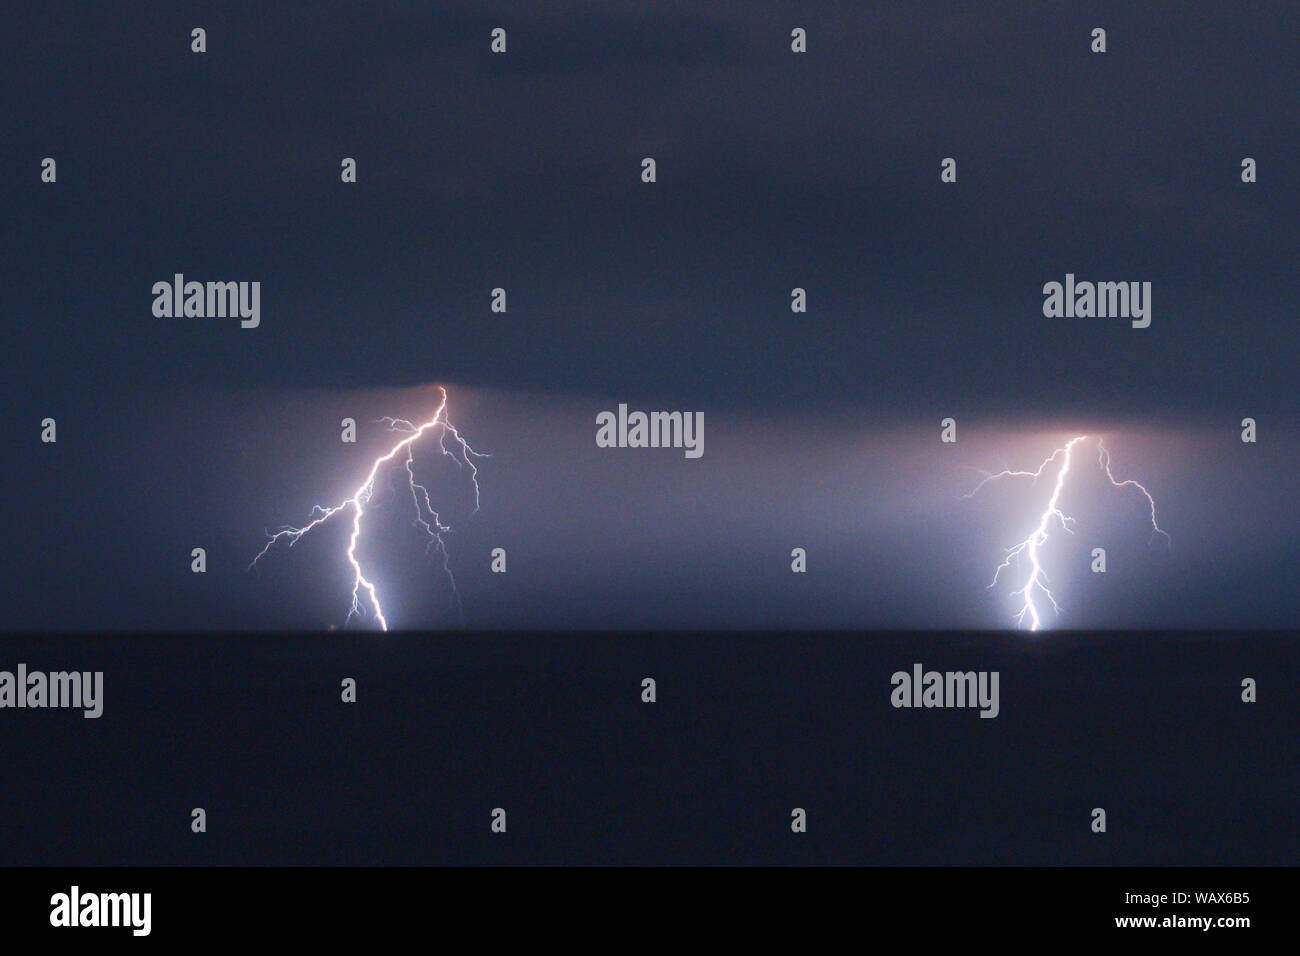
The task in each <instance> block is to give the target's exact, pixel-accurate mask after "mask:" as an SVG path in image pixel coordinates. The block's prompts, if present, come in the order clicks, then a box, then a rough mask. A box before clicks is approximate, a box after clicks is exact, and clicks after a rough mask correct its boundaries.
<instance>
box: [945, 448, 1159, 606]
mask: <svg viewBox="0 0 1300 956" xmlns="http://www.w3.org/2000/svg"><path fill="white" fill-rule="evenodd" d="M1087 438H1088V436H1087V435H1080V436H1078V437H1077V438H1071V439H1070V440H1069V441H1068V442H1066V443H1065V445H1064V447H1062V448H1058V449H1056V450H1055V451H1053V452H1052V453H1051V455H1049V456H1048V457H1047V458H1045V459H1044V460H1043V463H1042V464H1040V465H1039V466H1038V469H1037V470H1036V471H1010V470H1007V471H1001V472H998V473H997V474H995V475H994V474H990V475H986V476H985V477H984V480H983V481H981V482H980V483H979V484H978V485H976V486H975V488H974V490H972V491H971V492H970V494H967V495H965V496H964V497H966V498H972V497H974V496H975V494H976V492H978V491H979V490H980V489H981V488H983V487H984V486H985V485H986V484H988V483H989V482H991V481H1000V480H1002V479H1004V478H1030V479H1032V480H1034V481H1037V480H1038V479H1039V478H1041V477H1042V476H1043V472H1045V471H1046V470H1047V467H1048V466H1049V465H1050V464H1052V462H1054V461H1056V459H1057V458H1058V457H1060V458H1061V467H1060V469H1059V470H1058V471H1057V473H1056V482H1055V484H1054V485H1053V487H1052V494H1051V497H1050V498H1049V499H1048V500H1047V505H1046V507H1045V508H1044V509H1043V513H1042V514H1041V515H1039V518H1038V524H1037V526H1036V527H1035V528H1034V530H1033V531H1031V532H1030V533H1029V536H1028V537H1027V538H1025V539H1024V540H1023V541H1021V542H1020V543H1019V544H1016V545H1014V546H1012V547H1010V548H1008V549H1007V552H1006V558H1005V559H1004V560H1003V561H1002V563H1001V564H1000V565H998V568H997V570H996V571H995V572H993V581H992V582H991V583H990V584H989V587H990V588H992V587H994V586H996V585H997V583H998V579H999V578H1000V577H1001V575H1002V572H1003V571H1007V570H1008V569H1010V568H1011V566H1012V565H1013V564H1015V565H1016V566H1017V567H1018V566H1020V559H1021V558H1022V557H1023V558H1025V559H1026V560H1027V561H1028V564H1029V574H1028V577H1027V578H1026V579H1025V583H1024V584H1023V585H1022V586H1021V587H1020V588H1018V589H1017V590H1015V591H1012V592H1011V596H1013V597H1014V596H1016V595H1020V597H1021V599H1022V601H1023V603H1022V605H1021V608H1020V610H1019V611H1018V612H1017V613H1016V615H1015V622H1016V625H1017V626H1020V625H1022V624H1024V622H1025V619H1026V618H1028V619H1029V629H1030V630H1031V631H1036V630H1038V629H1039V627H1040V626H1042V618H1041V617H1040V615H1039V613H1038V605H1036V604H1035V603H1034V593H1035V591H1040V592H1042V595H1043V597H1045V598H1046V599H1047V600H1048V601H1049V602H1050V603H1051V605H1052V609H1053V610H1054V611H1055V612H1056V613H1057V614H1060V612H1061V607H1060V605H1059V604H1057V603H1056V598H1055V597H1053V596H1052V592H1051V590H1050V589H1049V588H1048V586H1047V585H1048V584H1049V583H1050V582H1049V581H1048V578H1047V572H1045V571H1044V570H1043V566H1042V563H1041V562H1040V561H1039V558H1038V551H1039V548H1041V547H1042V546H1043V544H1045V543H1046V541H1047V532H1048V529H1049V527H1051V525H1052V524H1053V519H1055V520H1056V521H1059V522H1060V525H1061V530H1063V531H1065V532H1067V533H1069V534H1073V533H1074V531H1073V529H1072V528H1071V527H1070V525H1071V523H1072V522H1073V521H1074V519H1073V518H1071V517H1069V516H1068V515H1066V514H1065V513H1064V512H1062V511H1061V508H1060V500H1061V490H1062V489H1063V488H1064V487H1065V476H1066V475H1067V474H1068V473H1069V471H1070V459H1071V453H1072V452H1073V451H1074V447H1075V446H1076V445H1078V444H1079V443H1080V442H1082V441H1086V440H1087ZM1097 464H1098V466H1099V467H1100V468H1101V470H1102V472H1103V473H1104V474H1105V475H1106V480H1107V481H1109V482H1110V484H1111V486H1112V487H1115V488H1136V489H1137V490H1138V491H1139V492H1141V494H1142V496H1143V497H1144V498H1146V500H1147V505H1148V506H1149V507H1150V511H1151V539H1150V540H1151V541H1155V538H1156V535H1160V536H1161V537H1163V538H1164V540H1165V543H1166V544H1168V543H1169V535H1167V534H1165V532H1164V531H1163V530H1161V528H1160V526H1159V525H1158V524H1157V523H1156V502H1155V499H1154V498H1153V497H1151V492H1149V491H1147V489H1146V488H1145V487H1143V486H1142V484H1141V483H1140V482H1137V481H1134V480H1133V479H1132V478H1128V479H1125V480H1124V481H1117V480H1116V478H1115V475H1114V474H1113V473H1112V472H1111V470H1110V452H1109V451H1107V450H1106V446H1105V444H1104V443H1103V442H1102V440H1101V439H1100V438H1098V439H1097ZM1148 543H1149V542H1148Z"/></svg>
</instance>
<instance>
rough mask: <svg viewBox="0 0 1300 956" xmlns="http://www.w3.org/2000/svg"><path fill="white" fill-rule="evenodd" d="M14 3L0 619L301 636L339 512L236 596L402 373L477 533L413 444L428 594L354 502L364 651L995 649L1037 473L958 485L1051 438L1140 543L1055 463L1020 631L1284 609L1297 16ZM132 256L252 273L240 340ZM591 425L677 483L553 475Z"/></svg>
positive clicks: (320, 601) (1043, 7) (565, 471)
mask: <svg viewBox="0 0 1300 956" xmlns="http://www.w3.org/2000/svg"><path fill="white" fill-rule="evenodd" d="M29 6H30V8H29V9H28V10H24V11H17V10H16V11H12V12H9V13H6V14H5V15H4V21H5V28H4V31H3V32H4V40H3V46H4V48H5V51H4V56H3V60H4V64H5V65H4V66H3V68H2V69H3V71H4V73H5V74H6V75H5V82H4V87H5V90H6V93H5V96H4V99H5V100H6V103H5V109H4V111H3V113H4V135H3V136H0V171H2V173H3V175H2V176H0V180H2V181H3V184H2V186H0V188H2V189H3V198H2V200H0V201H2V202H3V206H4V209H5V211H6V218H7V221H8V223H9V229H8V234H9V241H8V242H7V243H6V247H5V255H4V256H3V257H2V259H0V283H2V285H3V290H4V297H5V306H6V308H5V314H6V317H7V320H6V322H5V333H4V335H5V340H4V347H3V352H2V354H3V356H4V358H3V365H4V373H5V380H6V387H5V389H4V399H3V402H4V405H3V415H2V416H0V429H2V431H0V441H2V442H3V447H4V448H5V449H6V452H7V454H6V467H5V468H4V469H3V470H2V471H0V474H3V476H4V477H3V479H2V480H0V489H3V491H4V499H5V508H4V511H5V512H7V516H6V517H5V526H6V531H5V536H6V540H7V543H8V545H9V547H8V548H7V554H6V556H5V565H6V572H5V576H6V579H7V582H8V587H7V588H6V611H7V615H6V616H7V620H8V622H9V624H10V626H12V627H15V628H36V629H65V628H66V629H73V630H89V631H97V630H106V629H107V630H131V629H179V630H189V629H214V628H229V629H240V630H243V629H249V630H252V629H259V628H324V627H328V626H330V625H337V624H341V623H342V622H343V618H344V616H345V615H346V610H347V603H348V595H347V591H348V582H347V580H346V577H345V570H346V569H345V568H344V567H343V566H342V564H341V563H340V554H341V547H342V546H343V542H344V537H345V529H343V528H331V529H327V533H326V534H325V535H324V536H323V537H322V539H321V540H319V541H312V542H309V541H307V540H304V541H303V542H302V544H300V545H299V546H297V547H295V549H294V550H293V551H292V552H288V551H285V552H276V553H273V554H272V555H271V556H270V559H271V560H269V561H268V562H267V564H266V565H265V566H264V567H261V568H259V570H258V571H256V572H253V573H250V572H248V571H246V570H245V568H246V565H247V564H248V562H249V561H250V560H251V558H252V557H253V555H254V554H256V553H257V551H258V549H260V548H261V546H262V544H263V542H264V536H263V535H264V531H265V529H267V528H272V529H273V528H275V527H277V526H279V525H282V524H290V523H301V522H302V521H304V520H305V519H306V518H307V515H308V511H309V509H310V508H311V506H312V505H313V504H316V503H329V502H330V501H331V500H338V499H339V498H341V497H344V496H346V495H347V494H348V493H350V491H351V490H352V489H353V488H354V487H355V485H356V483H357V481H359V480H360V478H361V477H362V476H363V475H364V473H365V471H366V469H367V467H368V462H369V461H370V460H372V459H373V457H374V456H375V454H377V453H379V452H380V451H382V450H383V449H384V448H385V447H386V444H385V443H391V441H392V436H391V435H390V434H389V433H386V432H384V431H383V430H382V429H381V428H380V427H379V426H378V425H376V424H375V423H374V422H375V419H378V418H380V417H381V416H383V415H397V416H400V417H412V418H414V417H416V416H420V415H423V414H426V413H427V412H429V411H431V410H432V408H433V406H434V404H436V397H437V393H436V389H435V388H434V387H433V386H434V385H435V384H443V385H446V386H447V388H448V390H449V393H450V404H449V411H450V415H451V419H452V421H453V422H455V423H456V425H457V426H458V427H460V428H461V429H462V430H463V432H464V434H465V436H466V437H467V438H468V439H469V440H470V441H471V443H472V444H473V445H474V446H475V448H477V449H478V450H480V451H482V452H485V453H488V454H490V455H491V457H490V458H485V459H483V460H482V461H481V466H480V484H481V489H482V507H481V509H480V511H479V512H478V513H477V514H470V512H471V510H472V502H471V501H470V500H469V497H468V493H467V489H466V485H465V476H464V474H463V473H459V472H457V471H456V469H455V468H448V467H447V463H446V462H439V461H438V460H437V459H436V457H435V458H432V459H431V462H430V467H431V468H433V469H434V470H433V471H431V472H430V475H431V479H432V480H433V482H434V483H433V484H432V485H431V492H432V493H433V494H434V497H435V498H437V499H438V505H439V506H440V507H445V509H446V511H445V517H446V519H447V521H448V523H450V524H451V525H452V526H453V528H454V529H455V530H454V531H453V532H452V533H451V534H450V535H449V536H448V546H449V550H450V554H451V567H452V570H453V571H454V572H455V574H456V577H457V581H458V583H459V588H460V598H461V606H462V608H463V611H462V612H460V613H457V612H456V610H455V609H454V607H453V606H452V603H451V601H450V598H449V595H447V594H446V593H443V591H442V590H441V589H442V588H443V584H442V582H441V579H440V578H439V577H438V575H437V573H436V568H435V566H434V565H432V564H430V562H429V561H428V560H427V559H426V558H424V556H423V555H422V554H421V553H419V548H418V547H416V548H415V550H414V551H413V550H412V548H413V547H414V542H413V541H412V539H411V536H410V530H411V529H410V528H409V526H407V525H406V524H404V523H403V521H402V520H400V519H399V517H398V513H397V511H395V510H393V511H391V512H388V513H386V514H387V519H386V520H388V524H387V525H383V527H385V528H388V529H389V530H387V531H385V532H383V533H381V534H378V536H377V538H376V540H374V541H368V543H367V548H369V549H371V550H369V551H367V552H366V555H367V556H368V559H369V560H371V561H373V562H374V564H373V566H374V567H375V568H376V569H377V571H376V573H377V574H382V575H383V582H384V584H385V586H386V593H387V594H391V596H392V597H391V599H392V601H393V607H394V623H395V624H396V625H397V626H399V627H426V626H432V627H470V628H479V627H509V628H586V627H631V628H643V627H670V628H684V627H703V628H714V627H717V628H727V627H756V626H762V627H810V628H822V627H827V628H829V627H839V628H854V627H901V628H941V627H943V628H987V627H1006V626H1010V625H1011V613H1012V611H1013V610H1014V606H1013V602H1012V601H1011V600H1010V598H1009V597H1008V595H1007V594H1005V593H1002V592H999V591H997V590H993V591H990V590H987V589H986V585H987V584H988V581H989V579H990V577H991V573H992V571H993V569H994V568H995V567H996V566H997V563H998V562H999V561H1000V560H1001V555H1002V552H1003V549H1005V548H1007V547H1009V546H1011V545H1013V544H1014V543H1015V542H1016V541H1018V540H1020V539H1021V538H1022V537H1023V536H1024V535H1025V534H1026V533H1028V531H1029V530H1030V528H1031V527H1032V526H1033V524H1034V521H1035V520H1036V517H1037V511H1041V507H1042V502H1043V497H1042V495H1043V492H1044V491H1045V487H1044V485H1043V483H1042V482H1040V483H1039V484H1037V485H1035V486H1033V487H1032V488H1031V487H1029V486H1028V485H1027V484H1025V483H1021V484H1019V485H1018V486H1016V487H1014V488H1008V487H1000V488H997V489H985V490H986V491H991V492H992V493H990V494H987V495H986V494H984V492H981V495H980V496H979V497H977V498H976V499H972V500H967V499H964V498H963V497H962V495H963V494H965V493H966V492H969V491H970V490H971V489H972V488H973V487H974V485H975V484H976V483H977V482H978V480H979V478H980V471H981V470H983V471H998V470H1001V469H1003V468H1009V469H1028V470H1032V469H1033V468H1035V467H1037V465H1038V463H1039V462H1040V461H1041V460H1042V459H1043V458H1045V457H1046V456H1047V455H1048V454H1050V453H1051V451H1052V450H1053V449H1054V448H1056V447H1058V446H1059V445H1060V444H1061V443H1062V442H1063V441H1064V440H1066V439H1068V438H1069V437H1072V436H1073V435H1075V434H1089V435H1105V436H1107V438H1106V441H1107V445H1108V447H1109V448H1110V449H1111V452H1112V462H1113V467H1114V469H1115V474H1116V476H1117V477H1118V478H1121V479H1123V478H1136V479H1138V480H1141V481H1142V482H1143V483H1144V484H1145V485H1146V487H1148V488H1149V489H1150V490H1151V491H1152V493H1153V495H1154V496H1155V498H1156V501H1157V504H1158V508H1159V517H1160V523H1161V526H1162V527H1163V528H1165V529H1166V530H1167V531H1168V532H1169V534H1170V537H1171V542H1170V546H1169V547H1168V548H1165V547H1163V545H1162V544H1160V543H1157V544H1156V545H1155V546H1152V545H1151V544H1150V543H1149V541H1148V537H1149V536H1148V533H1147V532H1148V529H1147V528H1146V526H1145V524H1144V522H1145V520H1146V519H1145V516H1144V514H1143V512H1142V508H1141V505H1140V503H1139V502H1135V500H1134V498H1133V497H1132V495H1126V494H1122V493H1118V492H1117V493H1115V494H1114V495H1111V496H1110V497H1109V498H1107V496H1106V495H1105V494H1103V493H1102V490H1101V489H1098V488H1097V487H1096V486H1095V484H1090V483H1089V481H1090V480H1092V479H1095V478H1096V475H1095V474H1092V475H1088V476H1083V477H1082V478H1081V483H1080V484H1078V485H1074V486H1071V488H1070V489H1069V490H1068V492H1067V493H1068V495H1069V496H1070V497H1068V498H1067V499H1066V500H1064V501H1063V506H1064V507H1066V509H1067V510H1070V511H1072V512H1074V513H1076V517H1078V518H1079V526H1078V527H1077V528H1076V537H1075V539H1069V538H1065V537H1064V536H1061V535H1057V536H1056V538H1055V539H1053V543H1052V548H1053V549H1054V550H1052V551H1051V552H1050V553H1051V557H1052V560H1053V561H1054V562H1055V563H1054V564H1053V565H1052V567H1053V568H1054V569H1059V577H1054V578H1053V582H1054V584H1055V585H1056V586H1057V588H1058V589H1059V590H1058V596H1059V597H1060V598H1061V599H1062V604H1063V607H1064V609H1065V610H1064V611H1063V615H1062V619H1061V621H1060V623H1059V625H1058V626H1065V627H1088V628H1100V629H1111V628H1115V629H1127V628H1179V627H1224V628H1227V627H1281V628H1285V627H1290V626H1293V625H1294V624H1295V622H1296V620H1297V615H1298V614H1300V592H1298V591H1297V589H1296V588H1295V587H1294V567H1295V558H1296V555H1297V547H1296V540H1297V539H1296V532H1297V530H1300V529H1297V522H1296V511H1295V508H1294V505H1293V501H1294V499H1295V497H1296V495H1297V494H1300V480H1298V479H1297V477H1296V475H1295V474H1294V472H1293V471H1292V468H1293V466H1294V462H1295V449H1296V447H1297V445H1296V442H1297V440H1298V439H1300V403H1298V402H1297V399H1296V391H1295V372H1296V368H1297V365H1296V347H1297V345H1298V344H1300V333H1298V332H1297V327H1296V318H1297V316H1296V307H1295V294H1296V289H1297V282H1296V277H1297V270H1296V261H1297V252H1298V251H1300V241H1298V240H1297V230H1296V223H1297V221H1300V200H1298V198H1297V197H1298V196H1300V191H1298V190H1297V188H1296V176H1295V174H1294V170H1295V165H1296V162H1297V158H1298V157H1300V132H1297V124H1296V116H1297V113H1298V112H1300V110H1298V108H1300V84H1297V82H1296V74H1295V68H1294V63H1295V62H1296V57H1297V53H1298V52H1300V51H1298V50H1297V45H1298V43H1297V37H1300V8H1297V6H1296V5H1295V4H1294V3H1287V2H1276V3H1273V2H1244V3H1243V2H1239V0H1234V2H1227V0H1225V2H1198V3H1195V4H1188V3H1183V2H1179V3H1173V2H1168V3H1162V2H1153V3H1146V4H1142V5H1140V6H1139V5H1124V6H1119V5H1113V4H1110V3H1070V4H1044V3H1038V2H1034V3H1029V2H1026V3H1002V4H997V5H996V10H994V9H993V8H992V7H990V6H989V5H987V4H981V3H975V2H970V3H930V4H925V5H918V4H916V3H892V2H891V3H872V4H862V5H853V4H845V3H824V2H811V3H809V2H806V3H753V4H735V5H732V6H726V5H718V4H710V5H705V4H698V3H696V4H685V3H670V2H642V0H638V2H623V0H607V2H601V3H576V2H569V0H554V2H549V3H546V4H536V5H533V4H527V5H525V4H503V5H494V4H488V3H480V2H473V3H435V4H429V3H395V2H386V3H382V4H345V3H335V2H329V3H319V4H313V5H312V7H311V10H312V12H311V15H310V16H309V17H308V16H307V15H306V14H304V13H303V12H301V11H300V10H299V11H295V10H293V9H291V8H289V7H288V6H286V5H280V4H275V5H267V4H262V3H223V4H219V5H215V4H204V3H185V2H181V3H175V4H169V5H167V6H166V8H165V9H161V8H159V7H158V6H157V5H153V4H143V3H118V4H113V5H109V6H105V7H100V6H92V5H79V4H66V3H56V2H50V3H43V4H39V5H29ZM196 26H202V27H203V28H205V29H206V31H207V45H208V50H207V52H206V53H205V54H203V55H196V54H194V53H191V52H190V30H191V29H192V28H194V27H196ZM497 26H500V27H504V28H505V29H506V30H507V31H508V44H509V46H508V53H507V54H505V55H499V56H498V55H493V54H492V53H491V52H490V50H489V41H490V31H491V30H492V29H493V28H494V27H497ZM796 26H801V27H804V28H805V29H806V30H807V31H808V52H807V53H806V54H803V55H796V54H794V53H792V52H791V50H790V30H791V29H792V28H794V27H796ZM1098 26H1100V27H1104V28H1105V29H1106V31H1107V42H1108V52H1107V53H1105V54H1104V55H1096V54H1093V53H1091V52H1090V50H1089V43H1090V32H1091V30H1092V29H1093V28H1094V27H1098ZM47 156H49V157H53V158H55V159H56V160H57V163H58V181H57V183H56V184H53V185H51V184H47V183H42V182H41V181H40V163H41V160H42V158H43V157H47ZM345 156H346V157H354V158H355V159H356V160H357V164H358V177H357V178H358V181H357V182H356V183H355V184H344V183H342V182H340V175H339V172H340V165H339V164H340V161H341V160H342V158H343V157H345ZM646 156H652V157H654V158H655V159H656V161H657V165H658V169H657V174H658V181H657V182H655V183H654V184H645V183H642V182H641V180H640V170H641V165H640V164H641V159H642V158H643V157H646ZM949 156H951V157H954V158H956V160H957V163H958V181H957V182H956V183H943V182H941V181H940V175H939V173H940V161H941V160H942V159H943V158H944V157H949ZM1247 156H1249V157H1253V158H1254V159H1255V160H1256V161H1257V163H1258V182H1256V183H1253V184H1246V183H1243V182H1242V181H1241V160H1242V158H1243V157H1247ZM177 272H181V273H184V274H185V275H186V277H187V278H192V279H197V280H200V281H206V280H213V281H226V280H233V281H259V282H261V284H262V287H261V288H262V292H261V295H262V298H261V311H262V315H261V325H260V327H258V328H256V329H248V330H245V329H241V328H240V327H239V323H238V321H237V320H234V319H218V318H157V317H155V316H154V315H153V314H152V311H151V304H152V299H153V297H152V295H151V292H150V290H151V287H152V285H153V283H155V282H157V281H160V280H164V281H169V280H170V279H171V277H172V275H173V274H174V273H177ZM1067 273H1074V274H1075V275H1076V276H1077V277H1078V278H1079V279H1080V280H1091V281H1149V282H1151V283H1152V286H1153V302H1152V304H1153V312H1152V322H1151V325H1150V327H1149V328H1147V329H1133V328H1130V327H1129V323H1128V322H1127V321H1126V320H1123V319H1114V318H1107V319H1102V318H1046V317H1045V316H1044V315H1043V311H1042V303H1043V294H1042V287H1043V284H1044V283H1046V282H1050V281H1058V282H1059V281H1063V280H1064V277H1065V275H1066V274H1067ZM796 286H797V287H802V288H804V289H806V290H807V296H808V311H807V312H806V313H804V314H794V313H792V312H791V309H790V290H791V289H792V288H794V287H796ZM495 287H503V288H505V289H506V290H507V293H508V312H507V313H505V314H497V313H493V312H491V311H490V309H489V303H490V292H491V290H492V289H493V288H495ZM620 402H625V403H628V404H629V405H630V406H631V407H632V408H634V409H635V408H641V409H680V410H692V411H696V410H698V411H703V412H704V415H705V421H706V426H705V452H704V455H703V457H702V458H701V459H699V460H688V459H686V458H685V457H684V456H683V455H682V453H681V452H680V451H675V450H650V449H644V450H633V449H617V450H614V449H599V448H597V447H596V445H595V442H594V435H595V417H596V414H597V413H598V412H600V411H602V410H606V409H615V408H616V407H617V405H618V404H619V403H620ZM46 416H50V417H53V418H55V419H56V420H57V423H58V442H57V444H55V445H47V444H42V443H41V442H40V440H39V438H40V421H41V420H42V419H43V418H45V417H46ZM345 416H350V417H353V418H355V419H356V420H357V422H358V423H359V425H360V438H359V441H358V443H357V444H356V445H355V446H353V445H344V444H342V443H341V442H340V441H339V421H340V419H341V418H343V417H345ZM948 416H951V417H953V418H955V419H956V420H957V422H958V441H957V443H956V444H950V445H946V444H941V443H940V441H939V423H940V420H941V419H943V418H945V417H948ZM1245 417H1251V418H1254V419H1255V420H1256V421H1257V423H1258V429H1259V440H1258V442H1257V443H1255V444H1244V443H1242V442H1241V440H1240V422H1241V420H1242V419H1243V418H1245ZM377 450H378V451H377ZM1093 458H1095V453H1094V455H1093ZM1081 474H1082V473H1081ZM385 495H388V491H387V486H385V487H384V489H383V490H382V491H377V498H376V501H377V502H382V501H387V500H388V499H387V498H385ZM390 504H391V507H392V508H393V509H396V508H397V505H398V504H399V503H390ZM1035 509H1037V511H1036V510H1035ZM1085 519H1086V520H1085ZM376 527H377V528H378V527H379V525H378V524H377V526H376ZM796 546H799V547H804V548H806V549H807V551H808V558H809V565H808V573H807V574H804V575H795V574H792V573H791V571H790V550H791V548H793V547H796ZM1095 546H1104V547H1106V549H1107V552H1108V555H1109V568H1108V571H1107V574H1106V575H1104V576H1098V575H1091V574H1090V573H1088V571H1087V553H1088V551H1089V550H1090V549H1091V548H1092V547H1095ZM193 547H204V548H206V549H207V553H208V571H207V573H206V574H203V575H196V574H192V573H191V571H190V550H191V548H193ZM494 547H504V548H505V549H506V550H507V553H508V555H509V571H508V573H507V574H505V575H493V574H491V573H490V572H489V570H488V560H489V559H488V554H489V552H490V550H491V549H492V548H494ZM1008 590H1009V589H1008Z"/></svg>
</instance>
